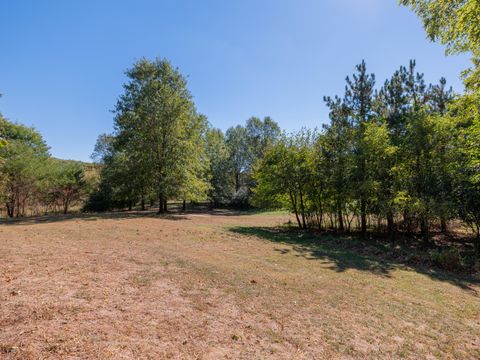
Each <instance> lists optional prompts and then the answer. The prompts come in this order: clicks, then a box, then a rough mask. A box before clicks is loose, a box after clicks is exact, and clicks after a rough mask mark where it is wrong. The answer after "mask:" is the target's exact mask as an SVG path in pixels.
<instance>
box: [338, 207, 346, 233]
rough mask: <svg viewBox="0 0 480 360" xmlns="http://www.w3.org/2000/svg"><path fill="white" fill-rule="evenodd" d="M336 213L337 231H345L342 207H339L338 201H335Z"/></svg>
mask: <svg viewBox="0 0 480 360" xmlns="http://www.w3.org/2000/svg"><path fill="white" fill-rule="evenodd" d="M337 213H338V215H337V216H338V230H340V231H345V224H344V223H343V213H342V206H341V205H340V201H337Z"/></svg>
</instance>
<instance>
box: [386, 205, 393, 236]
mask: <svg viewBox="0 0 480 360" xmlns="http://www.w3.org/2000/svg"><path fill="white" fill-rule="evenodd" d="M387 228H388V235H389V236H390V237H391V238H394V237H395V219H394V218H393V212H392V211H391V210H388V211H387Z"/></svg>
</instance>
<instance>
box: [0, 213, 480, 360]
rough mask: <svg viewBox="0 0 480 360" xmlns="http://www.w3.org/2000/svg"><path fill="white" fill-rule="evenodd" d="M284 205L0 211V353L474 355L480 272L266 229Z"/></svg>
mask: <svg viewBox="0 0 480 360" xmlns="http://www.w3.org/2000/svg"><path fill="white" fill-rule="evenodd" d="M287 218H288V216H287V215H279V214H254V215H232V214H197V215H195V214H193V215H186V216H170V217H164V218H158V217H155V216H153V215H152V216H150V215H147V216H139V215H138V214H135V213H131V214H126V213H122V214H106V215H92V216H81V217H76V218H75V217H67V218H56V219H55V218H45V219H30V220H24V221H21V222H15V223H10V224H5V223H3V224H1V225H0V259H1V262H0V358H2V359H3V358H5V359H47V358H48V359H50V358H51V359H110V358H112V359H163V358H181V359H224V358H226V359H260V358H271V359H319V358H320V359H321V358H325V359H335V358H342V359H354V358H355V359H356V358H370V359H378V358H386V359H392V358H393V359H397V358H410V359H419V358H427V359H429V358H430V359H435V358H438V359H442V358H445V359H451V358H458V359H478V358H480V297H479V294H480V288H479V287H478V285H477V284H474V283H473V282H471V281H470V282H469V281H460V280H458V279H457V278H454V277H450V276H449V275H445V274H443V275H442V274H435V273H428V272H425V271H423V272H422V271H421V270H419V269H404V268H402V267H401V266H399V265H398V264H392V263H385V262H379V261H378V260H375V259H373V258H366V257H363V256H360V255H358V254H355V253H351V252H348V251H343V250H340V249H335V246H330V245H328V238H327V239H325V240H322V239H321V238H320V239H319V240H318V241H319V245H318V246H313V245H311V244H309V243H303V242H302V238H301V237H302V236H301V234H300V235H299V234H294V235H288V236H283V235H282V234H277V233H275V231H273V228H270V229H269V228H268V227H273V226H275V225H279V224H281V223H282V222H284V221H286V220H287ZM263 227H267V228H263ZM323 242H326V244H324V243H323Z"/></svg>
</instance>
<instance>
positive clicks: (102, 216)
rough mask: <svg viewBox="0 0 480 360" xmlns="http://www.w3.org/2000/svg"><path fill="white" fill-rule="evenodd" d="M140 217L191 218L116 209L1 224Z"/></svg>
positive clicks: (184, 214) (11, 220) (2, 221)
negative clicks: (114, 210) (113, 210)
mask: <svg viewBox="0 0 480 360" xmlns="http://www.w3.org/2000/svg"><path fill="white" fill-rule="evenodd" d="M139 218H156V219H166V220H173V221H181V220H190V219H189V217H188V214H186V213H166V214H160V215H159V214H157V213H156V212H154V211H116V212H105V213H73V214H67V215H59V214H55V215H45V216H34V217H24V218H13V219H2V220H0V226H3V225H32V224H43V223H55V222H62V221H67V220H82V221H96V220H104V219H108V220H123V219H139Z"/></svg>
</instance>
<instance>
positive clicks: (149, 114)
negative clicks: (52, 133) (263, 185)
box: [86, 59, 281, 213]
mask: <svg viewBox="0 0 480 360" xmlns="http://www.w3.org/2000/svg"><path fill="white" fill-rule="evenodd" d="M126 75H127V77H128V81H127V83H126V84H125V85H124V93H123V94H122V95H121V96H120V98H119V100H118V102H117V105H116V107H115V119H114V132H113V133H112V134H102V135H100V136H99V138H98V140H97V143H96V145H95V151H94V154H93V158H94V159H95V161H96V162H98V163H99V164H101V182H100V184H99V187H98V191H96V192H95V193H93V194H92V195H91V197H90V199H89V201H88V203H87V204H86V209H87V210H95V211H99V210H110V209H113V208H128V209H132V208H133V207H134V206H136V205H139V206H140V207H141V209H145V207H146V206H147V205H150V206H153V204H156V206H157V207H158V212H159V213H164V212H165V211H167V204H168V201H169V200H182V201H183V206H184V208H185V204H186V202H187V201H193V202H198V201H204V200H207V199H208V201H209V202H210V205H211V207H218V206H235V207H248V206H250V205H251V201H250V199H251V197H252V194H253V188H254V185H255V184H254V180H253V164H255V163H256V162H257V161H258V160H259V159H262V158H263V156H264V155H265V152H266V150H267V149H268V147H269V146H270V145H271V144H273V143H274V142H275V141H277V140H278V138H279V137H280V134H281V130H280V128H279V126H278V124H277V123H276V122H275V121H274V120H272V119H271V118H269V117H266V118H264V119H263V120H262V119H259V118H256V117H252V118H250V119H249V120H248V121H247V122H246V124H245V126H241V125H238V126H235V127H231V128H229V129H228V130H227V131H226V132H225V133H223V132H222V131H221V130H219V129H216V128H213V127H211V126H210V125H209V123H208V121H207V118H206V116H204V115H202V114H200V113H198V111H197V110H196V108H195V105H194V103H193V100H192V95H191V94H190V91H189V90H188V87H187V82H186V79H185V77H184V76H183V75H182V74H181V73H180V72H179V70H178V69H177V68H175V67H173V66H172V64H171V63H170V62H169V61H168V60H166V59H156V60H154V61H149V60H147V59H141V60H140V61H138V62H136V63H135V64H134V65H133V67H132V68H131V69H130V70H128V71H127V72H126Z"/></svg>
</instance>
